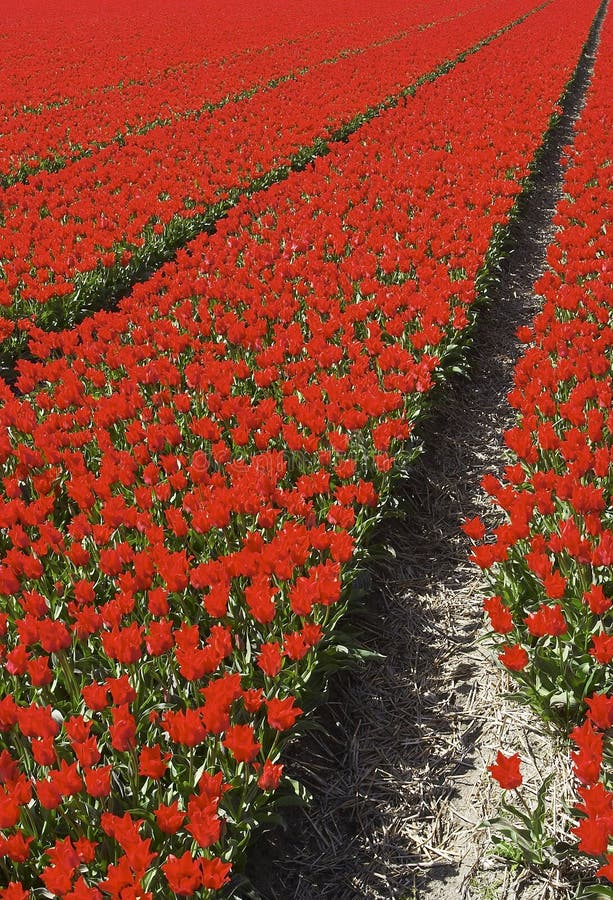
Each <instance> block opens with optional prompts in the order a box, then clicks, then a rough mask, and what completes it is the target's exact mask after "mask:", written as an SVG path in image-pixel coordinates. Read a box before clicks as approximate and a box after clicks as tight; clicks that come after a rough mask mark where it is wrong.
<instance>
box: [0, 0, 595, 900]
mask: <svg viewBox="0 0 613 900" xmlns="http://www.w3.org/2000/svg"><path fill="white" fill-rule="evenodd" d="M601 13H602V7H601V4H600V2H598V0H583V2H582V3H580V4H578V3H577V2H576V0H539V2H535V0H424V2H420V3H416V2H408V3H400V2H399V0H382V2H380V3H377V4H369V3H366V2H364V0H329V2H326V3H323V2H320V0H314V2H313V3H310V4H300V3H298V2H296V0H287V2H286V3H284V4H281V3H278V2H277V0H269V2H265V0H252V2H250V3H244V2H242V0H237V2H235V3H221V2H218V0H211V2H210V3H208V4H201V3H195V2H194V0H178V2H177V3H173V4H172V8H170V6H169V4H164V3H162V2H160V0H144V2H139V3H137V2H135V0H123V2H119V0H108V2H107V3H105V4H99V3H96V2H94V0H82V2H81V3H80V4H76V3H74V2H73V0H58V2H57V3H56V4H45V3H42V2H40V0H24V2H23V3H22V4H19V5H17V6H16V7H15V8H9V6H8V5H6V6H5V8H4V9H3V10H0V37H1V38H2V49H3V53H2V55H1V57H0V69H2V76H3V77H2V79H0V121H1V123H2V127H1V128H0V375H1V376H2V377H1V378H0V526H1V531H0V898H2V900H25V898H32V900H34V898H52V897H61V898H66V900H107V898H112V900H158V898H159V900H166V898H171V897H175V896H178V897H193V896H195V897H199V898H212V897H220V898H221V897H224V896H230V895H231V894H232V892H233V891H234V896H237V894H236V890H238V888H237V885H238V881H237V878H238V875H239V873H240V871H241V868H242V866H243V865H244V862H245V859H246V857H247V855H248V853H249V846H250V843H251V841H252V838H253V836H254V834H256V833H258V832H259V831H261V829H262V827H264V826H265V824H266V822H267V819H268V818H269V817H270V816H271V814H272V812H273V811H274V809H275V803H276V802H277V799H278V798H280V797H284V796H287V793H288V792H289V791H290V790H292V789H297V790H298V791H299V790H300V788H299V786H296V785H294V786H293V787H292V784H291V783H290V779H289V778H288V777H287V775H286V774H285V773H284V766H285V765H286V762H285V760H286V753H287V744H288V741H289V740H290V739H291V738H292V737H293V736H294V735H295V734H297V733H299V732H300V730H301V729H302V728H303V727H307V726H308V725H309V722H310V721H311V720H316V719H317V695H318V692H320V691H321V683H322V680H323V679H324V678H325V673H326V672H327V671H329V670H330V668H331V667H333V666H339V665H341V664H342V663H341V662H339V654H338V652H337V649H336V642H335V627H336V625H337V623H338V622H339V620H340V619H341V618H342V616H343V615H344V613H345V612H346V611H347V609H348V607H350V606H351V599H352V597H351V586H352V582H353V580H354V578H355V575H356V573H357V572H358V571H359V568H360V565H361V563H362V561H363V560H364V558H365V556H366V555H367V553H368V538H369V534H370V532H371V530H372V529H373V527H374V526H375V525H376V524H377V523H378V522H379V521H380V519H381V517H382V516H383V515H384V514H385V508H386V502H387V500H388V498H389V497H390V494H391V492H392V490H393V485H394V477H395V475H397V474H398V473H400V472H402V471H403V470H405V469H406V467H407V466H410V464H411V461H412V459H414V457H415V455H416V454H417V453H418V452H419V443H418V441H417V440H416V439H415V437H414V429H415V426H416V424H418V423H419V421H420V419H421V417H422V416H423V415H424V413H425V412H426V411H427V410H428V408H429V407H430V405H431V404H432V402H433V389H434V388H435V387H436V386H437V385H439V384H441V383H442V382H444V381H445V379H446V378H447V377H449V376H450V375H451V374H452V373H453V371H454V370H455V369H456V368H457V366H458V360H461V359H463V358H464V357H465V356H466V354H468V353H469V344H470V340H469V339H470V336H471V335H472V333H473V330H474V324H475V321H476V318H477V316H478V310H479V306H480V304H482V303H483V302H484V301H485V300H487V291H488V284H490V283H491V281H492V279H495V278H496V273H497V272H498V269H499V264H500V261H501V259H502V257H503V255H504V253H505V252H506V249H505V247H506V245H505V234H506V227H507V225H508V223H509V220H510V219H511V218H512V217H513V216H515V215H516V214H517V207H516V201H517V199H518V197H519V196H520V194H521V192H522V190H524V188H525V185H526V183H527V179H528V176H529V175H530V172H531V171H532V166H533V162H534V160H535V157H536V158H538V153H539V148H540V147H541V146H542V144H543V140H544V137H545V135H546V133H547V131H548V129H549V128H550V127H551V124H552V122H554V121H555V120H556V118H557V116H558V115H559V114H560V112H561V107H560V102H561V100H562V98H563V97H564V95H565V91H566V90H567V87H568V85H569V83H571V81H572V79H573V76H574V73H575V71H576V69H577V65H578V63H579V60H580V57H581V55H582V52H583V50H584V47H585V46H586V42H587V41H588V39H589V38H590V35H591V34H592V35H593V33H594V31H593V26H594V23H595V22H596V23H597V24H599V22H600V20H601V19H602V16H601V15H599V14H601ZM612 16H613V14H611V13H609V15H608V17H607V16H605V17H604V20H603V22H604V24H603V25H602V30H601V32H600V37H599V44H598V52H597V55H596V61H595V65H594V72H593V75H592V78H591V83H590V87H589V89H588V93H587V97H586V103H585V107H584V109H583V110H582V112H581V115H580V117H579V119H578V121H577V123H576V126H575V130H576V139H575V141H574V143H573V146H572V147H569V148H568V149H567V154H566V160H565V166H566V167H565V181H564V186H563V191H564V194H563V199H562V200H560V202H559V204H558V209H557V212H556V216H555V225H556V228H557V230H556V234H555V238H554V241H553V242H552V244H551V246H550V247H549V250H548V253H547V269H546V271H545V272H544V274H543V275H542V276H541V277H540V279H539V281H538V282H537V285H536V291H537V293H538V294H539V295H541V296H542V298H543V303H542V308H541V311H540V312H539V313H538V314H537V316H536V319H535V320H534V322H533V323H530V324H528V325H526V327H525V328H523V329H522V330H521V338H522V340H523V341H524V342H525V344H526V350H525V355H524V356H523V358H522V359H521V361H520V363H519V364H518V367H517V372H516V386H515V389H514V390H513V391H512V394H511V396H510V402H511V404H512V406H513V407H514V408H515V409H516V410H517V415H518V419H517V425H516V426H515V427H514V428H512V429H511V430H510V431H509V432H508V433H507V434H506V438H505V439H506V443H507V445H508V447H509V454H510V459H509V464H508V466H507V468H506V469H505V480H504V481H498V480H496V479H491V480H489V481H488V483H487V484H486V485H485V487H486V489H487V490H488V491H489V493H491V495H492V497H493V498H494V500H495V502H496V503H497V504H498V505H500V507H501V508H502V510H503V511H504V512H505V515H506V516H507V517H508V521H506V522H505V523H504V524H502V525H501V526H500V527H499V528H498V529H497V530H496V533H495V535H493V536H492V535H490V536H486V534H485V530H484V528H483V527H482V526H481V523H480V522H479V521H473V522H471V523H467V524H466V525H465V530H466V531H467V533H469V534H470V536H471V537H472V538H474V540H475V548H474V551H473V558H474V561H475V563H476V564H477V565H478V566H479V567H481V568H482V569H483V570H484V572H485V573H486V577H487V578H488V579H489V581H490V583H491V585H492V592H491V593H492V596H490V597H488V598H486V600H485V608H486V611H487V613H488V614H489V618H488V622H489V623H490V624H491V631H492V641H493V644H494V645H495V646H496V648H497V650H496V652H497V653H499V655H500V660H501V663H502V664H503V665H504V666H505V667H506V668H507V670H509V671H511V672H512V673H513V675H514V677H516V679H517V684H518V691H519V692H520V693H521V694H523V696H524V698H525V700H526V702H528V703H530V704H531V705H532V706H533V707H534V708H535V709H536V710H537V711H538V712H539V713H540V714H541V715H542V716H543V717H544V719H545V720H546V721H547V722H550V723H551V724H552V727H554V728H557V729H558V730H559V731H560V732H561V733H562V734H564V735H566V736H569V738H570V740H569V753H570V757H569V760H570V763H569V764H570V765H572V767H573V771H574V775H575V778H576V786H577V804H576V808H575V809H574V813H573V814H574V816H575V827H574V828H573V830H572V833H571V834H569V841H571V842H573V846H574V848H575V851H574V852H575V853H576V854H580V855H586V854H587V855H588V856H589V857H592V858H593V857H595V860H592V861H593V863H594V864H593V867H592V868H593V882H594V885H598V887H597V888H595V891H600V892H601V893H596V892H595V893H594V894H593V896H595V897H596V896H604V897H613V853H611V854H610V855H609V844H610V840H611V838H613V790H612V788H613V773H612V771H611V765H612V763H613V743H611V741H610V734H609V732H610V730H611V728H613V676H612V675H611V663H612V662H613V614H612V613H611V612H610V610H611V609H612V608H613V574H612V570H611V565H612V564H613V519H612V515H611V502H610V501H611V491H612V488H613V445H612V440H611V435H612V434H613V414H612V413H611V407H612V405H613V384H612V379H611V363H612V360H613V318H612V312H611V310H612V307H613V293H612V286H613V262H612V259H613V253H612V249H611V231H612V229H613V223H612V216H611V200H612V198H613V193H612V191H613V148H612V146H611V132H612V127H613V123H612V117H611V110H612V106H613V101H612V99H611V97H612V94H611V75H612V69H613V18H612ZM365 715H366V712H365ZM492 774H493V775H494V777H495V778H497V780H498V781H499V782H500V784H501V786H502V788H504V789H505V790H509V791H510V790H513V789H515V788H519V787H520V785H521V781H522V776H521V761H520V760H519V758H518V757H515V756H507V755H505V754H504V753H503V752H501V753H500V754H499V756H498V759H497V760H496V761H493V762H492ZM611 846H612V847H613V844H612V845H611ZM609 883H610V885H611V886H610V887H607V884H609ZM607 891H608V893H607Z"/></svg>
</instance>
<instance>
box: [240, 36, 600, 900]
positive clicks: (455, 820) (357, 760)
mask: <svg viewBox="0 0 613 900" xmlns="http://www.w3.org/2000/svg"><path fill="white" fill-rule="evenodd" d="M593 51H594V45H593V46H592V47H591V48H590V53H588V54H587V55H586V56H585V58H584V59H583V60H582V64H581V67H580V72H579V77H578V79H577V81H576V83H575V85H574V87H573V89H572V91H571V92H570V94H569V96H568V98H567V102H566V104H565V112H564V116H563V117H562V120H561V122H560V123H559V125H558V126H557V127H556V129H554V131H553V133H552V135H551V137H550V140H549V141H548V144H547V146H546V148H545V152H544V153H543V155H542V157H541V158H540V161H539V166H538V171H537V173H536V175H535V177H534V180H533V181H534V183H533V188H532V191H531V193H530V194H529V196H527V197H524V198H522V202H521V207H520V213H521V214H520V218H519V220H518V222H517V224H516V226H515V227H514V230H513V241H514V250H513V253H512V254H511V255H510V257H509V259H508V260H507V263H506V265H505V269H504V272H503V275H502V279H501V283H500V285H499V288H498V289H497V291H496V296H495V297H494V298H493V303H492V304H491V306H490V307H488V308H486V309H485V310H484V311H483V312H482V314H481V316H480V321H479V326H478V329H477V333H476V335H475V341H474V348H473V350H472V351H471V361H472V372H471V376H470V379H469V380H466V379H461V380H457V381H456V382H455V383H452V384H451V385H449V386H448V387H447V388H446V389H445V390H444V392H443V393H442V394H441V396H440V397H439V398H438V401H437V403H436V410H437V412H436V414H435V415H433V416H432V417H431V418H430V420H429V421H428V422H427V423H425V425H424V426H423V428H422V437H423V441H424V446H425V452H424V453H423V455H422V457H421V458H420V460H418V462H417V463H416V464H415V465H414V466H413V469H412V472H411V474H410V477H409V478H408V479H407V480H406V481H405V482H404V483H403V484H401V485H399V491H398V501H399V504H400V508H401V509H402V510H403V512H404V513H405V519H404V521H395V522H394V523H390V524H388V525H387V526H386V528H385V531H384V532H382V534H381V536H380V537H381V540H382V541H383V542H384V543H385V544H387V545H388V546H389V547H391V548H392V552H393V554H394V555H393V556H391V557H390V558H389V561H388V562H387V563H385V564H380V565H378V566H377V568H376V570H374V571H373V573H372V575H373V587H372V589H371V591H370V598H369V603H368V608H367V609H365V610H364V611H363V613H361V614H360V615H359V616H356V615H353V617H352V624H353V625H354V626H355V627H356V628H358V629H359V631H360V632H361V635H362V640H363V642H364V643H365V644H366V645H367V646H368V648H369V649H371V650H373V651H376V652H378V653H380V654H383V655H384V659H383V660H379V661H376V660H373V661H370V662H369V663H368V664H367V665H366V667H365V668H364V669H363V671H361V672H360V673H359V674H358V675H353V676H349V675H343V676H337V677H335V679H334V682H333V686H332V692H331V696H330V699H329V702H328V703H327V704H326V707H325V708H324V709H323V710H322V714H321V717H320V719H321V722H322V725H323V730H322V732H321V733H320V734H319V735H311V736H310V737H309V738H308V740H306V741H304V742H303V743H302V744H301V746H300V747H299V748H297V750H296V754H295V757H294V760H293V762H292V764H291V768H292V771H293V774H294V775H295V776H296V777H298V778H299V780H301V781H302V782H303V783H305V784H306V785H307V787H308V788H309V789H310V790H311V792H312V794H313V801H312V803H311V805H310V806H309V808H308V810H307V811H306V813H304V814H299V815H292V816H291V817H290V818H289V819H288V821H289V829H288V831H287V832H286V833H285V834H283V833H279V832H278V833H277V834H274V835H273V836H272V837H270V838H267V839H265V840H263V841H261V842H260V844H259V845H258V846H257V847H256V848H255V852H254V854H253V857H252V863H251V869H250V873H249V874H250V877H251V878H252V880H253V884H254V886H255V887H254V890H253V891H252V892H251V893H248V894H246V895H245V896H249V897H253V898H258V897H259V898H262V900H292V898H293V900H357V898H368V900H416V898H419V900H422V898H423V900H426V898H437V900H461V898H466V900H488V898H492V900H494V898H495V900H512V898H515V897H522V898H539V900H566V897H570V896H571V895H570V893H569V892H568V891H567V889H566V887H565V884H564V882H563V881H561V880H560V881H558V880H556V876H553V877H552V876H551V875H547V876H546V877H545V876H539V875H535V874H533V875H532V876H531V877H528V878H526V877H523V876H517V875H515V876H512V875H511V874H510V871H509V869H508V868H506V867H505V866H504V865H501V864H500V862H497V861H496V860H495V859H494V858H493V857H492V856H491V855H490V854H489V852H488V846H489V841H488V835H487V832H486V831H485V830H484V829H482V828H479V827H478V826H479V823H480V822H482V821H483V820H484V819H485V818H487V816H488V815H492V814H495V803H496V801H497V798H498V796H499V794H498V792H497V791H496V790H495V789H494V788H492V786H491V785H490V783H489V778H488V777H487V772H486V766H487V765H488V764H489V763H490V762H491V761H492V759H493V756H494V755H495V752H496V750H497V749H500V748H503V749H511V748H512V749H513V750H519V752H520V753H521V755H522V757H523V758H524V759H528V760H530V759H532V760H533V765H532V766H531V767H530V766H528V770H529V771H528V790H530V783H531V781H532V782H533V783H534V784H535V785H538V783H540V780H542V776H543V775H545V774H547V772H548V771H553V770H555V769H556V768H557V769H558V770H560V771H561V772H562V774H561V776H560V778H559V783H558V784H557V786H556V788H555V790H554V798H555V799H554V802H555V803H559V804H560V809H561V808H562V803H563V799H564V797H565V795H566V793H567V790H568V786H567V785H566V784H565V780H564V777H563V770H564V766H560V765H559V764H558V765H557V766H556V755H555V754H556V749H555V747H554V746H553V744H552V742H551V741H550V740H548V739H543V737H542V735H541V733H540V731H539V729H538V728H536V727H535V725H536V723H533V722H532V720H531V718H530V715H529V714H528V713H527V712H524V711H519V710H518V709H517V707H515V706H513V705H512V704H510V703H509V702H508V701H507V700H504V699H503V693H504V692H505V691H506V690H508V687H509V686H508V685H507V683H506V681H505V676H504V674H503V673H502V672H501V671H500V668H499V667H498V666H497V665H496V664H495V661H494V660H493V658H492V654H491V652H490V651H489V649H488V648H487V646H485V645H484V644H483V643H482V641H481V637H482V607H481V598H482V596H483V594H484V591H486V590H487V589H486V587H485V586H484V584H483V582H482V579H481V577H480V573H479V572H478V571H477V570H476V569H475V568H473V567H472V566H471V565H470V564H469V562H468V558H467V557H468V553H469V549H470V542H469V541H468V539H466V538H465V537H464V535H463V534H462V532H461V529H460V525H461V523H462V521H463V520H464V519H465V518H469V517H472V516H474V515H477V514H480V515H483V516H484V518H485V519H486V520H488V519H489V523H490V524H492V518H491V516H492V513H491V512H490V511H489V507H488V506H487V504H486V501H485V497H484V494H483V492H482V490H481V488H480V481H481V479H482V477H483V475H485V474H486V473H489V472H492V473H497V472H499V471H500V470H501V468H502V466H503V448H502V432H503V430H504V429H505V428H507V427H509V425H510V424H512V415H511V410H510V409H509V407H508V404H507V403H506V394H507V392H508V391H509V390H510V388H511V386H512V375H513V369H514V365H515V362H516V360H517V357H518V354H519V353H520V351H521V348H520V345H519V343H518V341H517V339H516V337H515V333H516V329H517V328H518V326H519V325H522V324H526V323H528V322H529V321H530V320H531V318H532V317H533V315H534V313H535V312H536V310H537V308H538V300H537V298H535V296H534V293H533V289H532V286H533V283H534V280H535V278H536V277H537V275H538V274H539V273H540V272H541V271H542V268H543V265H544V256H545V250H546V247H547V245H548V243H549V241H550V239H551V236H552V234H553V229H552V226H551V217H552V214H553V210H554V206H555V203H556V201H557V199H558V197H559V195H560V184H561V178H562V170H561V167H560V156H561V152H562V148H563V146H564V145H565V144H569V143H571V141H572V135H573V131H572V125H573V122H574V120H575V119H576V117H577V115H578V112H579V110H580V107H581V105H582V102H583V97H584V95H585V90H586V87H587V83H588V79H589V74H590V72H591V66H592V63H593V56H592V55H591V54H592V53H593ZM537 769H538V770H539V771H537ZM539 772H540V774H539ZM530 776H532V779H531V777H530ZM554 812H555V814H556V816H558V818H559V819H561V817H562V816H563V813H562V812H557V811H554Z"/></svg>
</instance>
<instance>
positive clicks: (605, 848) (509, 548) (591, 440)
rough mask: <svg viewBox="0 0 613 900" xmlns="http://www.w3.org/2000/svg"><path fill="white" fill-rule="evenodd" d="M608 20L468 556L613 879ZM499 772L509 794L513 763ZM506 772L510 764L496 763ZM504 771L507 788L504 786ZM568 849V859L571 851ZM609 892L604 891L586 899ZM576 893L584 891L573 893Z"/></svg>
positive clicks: (501, 646)
mask: <svg viewBox="0 0 613 900" xmlns="http://www.w3.org/2000/svg"><path fill="white" fill-rule="evenodd" d="M612 67H613V18H612V17H611V14H610V13H609V15H608V17H607V18H606V20H605V24H604V26H603V30H602V33H601V40H600V46H599V48H598V55H597V60H596V66H595V71H594V75H593V78H592V82H591V85H590V88H589V90H588V94H587V100H586V106H585V108H584V110H583V111H582V113H581V115H580V118H579V120H578V122H577V124H576V126H575V130H576V139H575V142H574V145H573V147H572V148H569V149H568V153H567V157H566V163H567V166H568V168H567V171H566V174H565V179H564V188H563V190H564V195H563V198H562V199H561V200H560V201H559V203H558V205H557V212H556V215H555V219H554V222H555V225H556V226H557V229H558V230H557V233H556V236H555V240H554V242H553V243H552V244H551V246H550V247H549V250H548V253H547V263H548V265H547V271H546V272H545V274H544V275H543V276H542V277H541V278H540V279H539V281H538V282H537V284H536V290H537V292H538V294H540V295H542V297H543V307H542V310H541V311H540V312H539V314H538V315H537V316H536V318H535V320H534V324H533V325H532V326H531V327H529V328H523V329H522V330H521V334H520V336H521V338H522V340H524V341H525V342H526V344H527V345H528V347H527V349H526V351H525V354H524V356H523V358H522V359H521V360H520V362H519V363H518V365H517V369H516V375H515V387H514V389H513V391H512V392H511V394H510V395H509V400H510V402H511V404H512V406H513V407H514V408H515V409H517V411H518V420H517V424H516V425H515V426H514V427H513V428H512V429H510V430H509V431H508V432H507V433H506V434H505V441H506V444H507V446H508V448H509V450H510V459H509V465H508V466H507V468H506V470H505V477H504V479H503V480H502V481H500V482H499V481H498V480H496V479H494V478H488V479H487V481H486V483H485V484H484V486H485V488H486V489H487V490H488V492H489V493H490V494H491V496H492V497H493V498H494V500H495V502H496V504H497V505H498V506H500V507H501V508H502V509H503V510H505V512H506V514H507V521H506V522H505V523H504V524H502V525H501V526H500V527H499V528H498V529H496V531H495V534H494V537H495V539H494V541H493V543H489V542H488V543H484V544H482V545H481V546H479V547H477V548H476V549H475V551H474V559H475V561H476V562H477V563H478V564H479V565H480V566H482V567H485V568H486V569H487V571H488V574H489V577H490V580H491V584H492V587H493V591H494V596H493V597H491V598H488V599H487V600H486V604H485V606H486V610H487V612H488V614H489V618H490V622H491V626H492V628H493V630H494V632H495V633H496V640H497V645H498V650H499V653H500V660H501V662H502V663H503V665H505V666H506V668H507V669H508V670H509V671H511V672H512V673H513V677H514V678H515V679H516V681H517V685H518V696H519V698H520V699H522V700H523V702H526V703H529V704H530V705H531V706H532V707H533V708H534V709H535V710H537V711H538V712H539V713H540V715H541V716H542V717H543V718H544V719H545V721H546V722H548V723H550V724H551V725H553V726H554V727H555V729H556V730H557V731H558V732H559V733H561V734H562V735H570V742H571V747H572V752H571V755H570V761H571V763H572V770H573V772H574V776H575V778H576V782H577V790H578V794H579V796H580V798H581V799H580V801H579V802H578V804H577V807H576V809H575V810H574V816H575V819H576V820H578V821H577V824H576V827H575V828H573V829H572V831H573V832H574V834H575V835H576V836H577V837H578V839H579V843H578V846H576V847H575V849H574V854H575V855H576V852H577V850H578V851H580V852H582V853H586V854H590V855H593V856H596V857H599V859H600V869H599V870H598V874H599V875H601V876H602V877H603V878H605V879H607V880H608V881H609V882H613V854H611V853H610V852H609V847H610V841H611V837H612V836H613V825H612V822H613V814H612V809H613V807H612V803H613V793H611V791H610V786H611V760H612V759H613V755H612V750H613V748H612V747H611V743H610V733H611V732H610V729H611V726H612V725H613V697H612V696H611V693H612V689H613V682H612V679H611V661H612V660H613V636H612V635H611V630H612V629H611V625H612V621H613V620H612V617H611V607H612V604H613V579H612V575H611V572H612V570H611V566H612V564H613V520H612V518H611V494H612V488H613V441H612V433H613V414H612V413H611V406H612V401H613V379H612V376H611V361H612V358H613V328H612V325H611V305H612V301H611V298H612V293H611V288H612V285H613V265H612V263H611V227H612V222H613V215H612V208H613V202H612V201H613V192H612V191H613V154H612V152H611V144H610V129H611V118H612V112H613V103H612V100H611V91H610V84H611V74H612ZM517 762H518V758H517V757H514V762H513V764H508V763H504V761H503V769H504V770H503V771H502V772H500V771H499V770H498V769H495V771H494V774H495V776H496V777H498V778H499V780H500V781H501V784H502V786H503V787H516V786H517V785H518V784H519V783H521V775H520V776H519V781H518V780H517V773H516V765H517ZM504 767H506V768H504ZM507 770H508V773H510V777H511V779H512V780H513V784H510V783H507V778H506V774H507ZM572 855H573V854H572V853H571V856H572ZM588 895H589V896H598V897H611V896H613V890H612V889H611V888H607V887H606V886H605V885H600V886H598V887H595V888H594V889H593V893H590V892H588V893H586V894H585V896H588ZM582 896H584V895H582Z"/></svg>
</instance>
